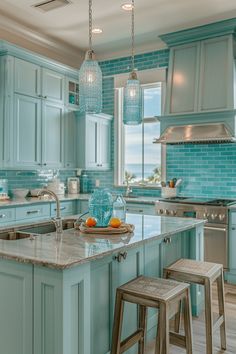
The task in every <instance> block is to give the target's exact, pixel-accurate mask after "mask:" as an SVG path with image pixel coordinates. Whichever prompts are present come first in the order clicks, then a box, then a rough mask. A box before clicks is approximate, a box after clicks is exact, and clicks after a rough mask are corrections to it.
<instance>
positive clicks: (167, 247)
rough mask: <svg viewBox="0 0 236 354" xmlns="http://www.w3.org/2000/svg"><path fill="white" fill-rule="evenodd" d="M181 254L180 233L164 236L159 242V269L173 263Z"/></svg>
mask: <svg viewBox="0 0 236 354" xmlns="http://www.w3.org/2000/svg"><path fill="white" fill-rule="evenodd" d="M181 255H182V235H181V234H178V235H175V237H165V238H164V239H163V240H162V242H161V243H160V260H161V269H163V268H165V267H167V266H168V265H170V264H172V263H174V262H175V261H177V260H178V259H180V258H181Z"/></svg>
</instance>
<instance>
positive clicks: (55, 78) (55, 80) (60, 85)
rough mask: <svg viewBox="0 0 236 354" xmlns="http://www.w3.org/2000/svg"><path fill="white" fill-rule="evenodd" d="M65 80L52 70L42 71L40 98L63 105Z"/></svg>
mask: <svg viewBox="0 0 236 354" xmlns="http://www.w3.org/2000/svg"><path fill="white" fill-rule="evenodd" d="M64 85H65V78H64V76H63V75H62V74H59V73H57V72H56V71H53V70H48V69H42V96H43V98H45V99H48V100H52V101H56V102H58V103H64Z"/></svg>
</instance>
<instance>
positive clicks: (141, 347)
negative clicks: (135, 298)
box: [138, 305, 147, 354]
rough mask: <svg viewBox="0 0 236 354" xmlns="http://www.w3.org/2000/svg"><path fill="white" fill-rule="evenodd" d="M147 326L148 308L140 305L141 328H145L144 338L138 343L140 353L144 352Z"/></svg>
mask: <svg viewBox="0 0 236 354" xmlns="http://www.w3.org/2000/svg"><path fill="white" fill-rule="evenodd" d="M146 326H147V308H146V306H143V305H140V306H139V328H141V329H142V330H143V338H142V339H141V340H140V341H139V343H138V354H144V346H145V335H146Z"/></svg>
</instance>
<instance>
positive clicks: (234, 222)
mask: <svg viewBox="0 0 236 354" xmlns="http://www.w3.org/2000/svg"><path fill="white" fill-rule="evenodd" d="M235 249H236V211H233V210H232V211H230V212H229V245H228V257H229V261H228V263H229V270H228V272H227V280H228V282H230V283H232V284H236V258H235Z"/></svg>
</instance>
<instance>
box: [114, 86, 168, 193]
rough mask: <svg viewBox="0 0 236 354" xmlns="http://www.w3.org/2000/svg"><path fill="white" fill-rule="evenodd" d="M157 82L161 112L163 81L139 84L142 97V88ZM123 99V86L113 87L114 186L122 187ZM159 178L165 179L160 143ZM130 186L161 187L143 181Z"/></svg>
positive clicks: (163, 94) (155, 119) (163, 149)
mask: <svg viewBox="0 0 236 354" xmlns="http://www.w3.org/2000/svg"><path fill="white" fill-rule="evenodd" d="M157 84H160V85H161V92H162V94H161V114H162V112H163V107H164V99H165V90H166V85H165V82H156V83H150V84H148V83H147V84H143V85H141V88H142V97H143V90H144V89H145V88H147V87H148V88H154V87H156V86H157ZM123 101H124V88H123V87H120V88H115V125H114V129H115V134H114V143H115V146H114V153H115V157H114V164H115V165H114V186H115V187H124V186H125V184H124V183H122V182H121V176H123V175H124V146H125V134H124V124H123ZM143 109H144V107H142V110H143ZM144 120H145V121H146V122H147V123H154V122H157V121H158V119H157V118H155V117H147V118H144ZM144 124H145V123H143V122H142V134H143V132H144ZM142 169H144V144H142ZM161 180H162V181H165V180H166V146H165V145H163V144H162V145H161ZM132 186H133V187H135V188H145V189H159V188H161V185H160V184H145V183H132Z"/></svg>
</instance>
